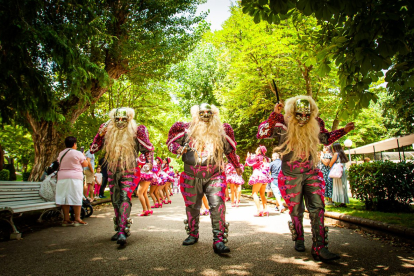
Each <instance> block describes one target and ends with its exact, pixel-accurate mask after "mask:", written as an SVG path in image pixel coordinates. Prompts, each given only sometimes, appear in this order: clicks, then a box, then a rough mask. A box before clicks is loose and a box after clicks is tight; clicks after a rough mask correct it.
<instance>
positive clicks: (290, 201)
mask: <svg viewBox="0 0 414 276" xmlns="http://www.w3.org/2000/svg"><path fill="white" fill-rule="evenodd" d="M282 108H283V104H279V103H278V104H276V105H275V108H274V112H272V113H271V114H270V116H269V118H268V120H266V121H264V122H263V123H261V124H260V126H259V130H258V133H257V138H259V139H263V138H273V137H276V136H278V137H279V147H278V150H279V151H280V152H281V155H282V169H281V171H280V173H279V176H278V185H279V188H280V191H281V193H282V196H283V198H284V199H285V202H286V204H287V205H288V207H289V210H290V216H291V218H292V221H291V222H289V228H290V230H291V232H292V239H293V241H295V249H296V250H297V251H299V252H303V251H305V244H304V235H303V212H304V210H305V208H304V202H303V198H305V204H306V207H307V209H308V211H309V217H310V220H311V228H312V235H313V244H312V251H311V253H312V256H313V258H314V259H315V260H321V261H331V260H336V259H339V258H340V257H339V256H338V255H336V254H334V253H331V252H329V250H328V248H327V244H328V239H327V234H328V233H327V232H328V229H327V227H325V226H324V214H325V204H324V194H325V183H324V180H323V175H322V173H321V171H320V170H319V169H318V168H316V167H315V162H317V156H318V152H317V148H318V145H319V143H322V144H325V145H329V144H331V143H333V142H334V141H336V140H338V139H339V138H341V137H342V136H344V135H345V134H346V133H348V132H349V131H351V130H353V129H354V124H353V123H348V124H347V125H346V126H345V128H341V129H338V130H335V131H332V132H328V131H327V130H326V129H325V123H324V121H323V120H322V119H320V118H319V117H317V114H318V112H319V111H318V107H317V106H316V103H315V101H314V100H313V99H312V98H311V97H309V96H297V97H293V98H290V99H288V100H287V101H286V106H285V116H283V115H282V114H281V111H282Z"/></svg>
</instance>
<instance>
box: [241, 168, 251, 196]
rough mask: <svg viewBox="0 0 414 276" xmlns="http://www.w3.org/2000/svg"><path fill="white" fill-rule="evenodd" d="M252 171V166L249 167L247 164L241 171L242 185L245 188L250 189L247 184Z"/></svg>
mask: <svg viewBox="0 0 414 276" xmlns="http://www.w3.org/2000/svg"><path fill="white" fill-rule="evenodd" d="M252 173H253V168H252V167H249V166H244V172H243V175H242V177H243V180H244V184H243V186H242V188H243V189H246V190H251V189H252V186H250V185H249V178H250V176H251V175H252Z"/></svg>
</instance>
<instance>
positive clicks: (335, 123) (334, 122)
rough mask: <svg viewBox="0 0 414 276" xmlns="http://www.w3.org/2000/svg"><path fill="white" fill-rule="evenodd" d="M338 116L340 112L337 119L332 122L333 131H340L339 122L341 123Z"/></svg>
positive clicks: (336, 116)
mask: <svg viewBox="0 0 414 276" xmlns="http://www.w3.org/2000/svg"><path fill="white" fill-rule="evenodd" d="M338 114H339V111H337V112H336V115H335V119H334V120H333V122H332V129H331V131H334V130H337V129H338V126H339V122H340V121H339V119H338Z"/></svg>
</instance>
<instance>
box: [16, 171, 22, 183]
mask: <svg viewBox="0 0 414 276" xmlns="http://www.w3.org/2000/svg"><path fill="white" fill-rule="evenodd" d="M22 173H23V172H16V181H23V175H22Z"/></svg>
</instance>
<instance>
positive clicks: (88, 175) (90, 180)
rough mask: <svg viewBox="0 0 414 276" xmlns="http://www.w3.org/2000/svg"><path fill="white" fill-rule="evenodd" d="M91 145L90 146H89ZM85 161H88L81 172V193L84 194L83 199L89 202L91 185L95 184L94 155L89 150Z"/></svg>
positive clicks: (91, 196) (91, 190)
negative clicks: (82, 175)
mask: <svg viewBox="0 0 414 276" xmlns="http://www.w3.org/2000/svg"><path fill="white" fill-rule="evenodd" d="M91 145H92V144H91ZM85 157H86V160H87V161H88V166H87V167H86V168H85V169H84V170H83V172H84V174H85V183H86V185H85V187H84V191H83V193H84V194H85V197H87V198H88V199H89V201H90V202H92V201H93V198H94V196H93V188H94V187H93V184H94V183H95V173H94V172H95V169H94V168H95V154H93V153H91V151H90V150H88V151H87V152H86V153H85Z"/></svg>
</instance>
